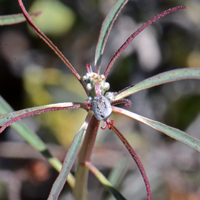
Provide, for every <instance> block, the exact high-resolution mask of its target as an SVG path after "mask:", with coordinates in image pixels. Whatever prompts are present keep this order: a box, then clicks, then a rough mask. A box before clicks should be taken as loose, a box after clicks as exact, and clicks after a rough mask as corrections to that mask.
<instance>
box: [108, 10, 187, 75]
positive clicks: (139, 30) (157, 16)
mask: <svg viewBox="0 0 200 200" xmlns="http://www.w3.org/2000/svg"><path fill="white" fill-rule="evenodd" d="M184 8H187V7H186V6H177V7H174V8H170V9H168V10H165V11H163V12H162V13H160V14H158V15H156V16H155V17H153V18H152V19H150V20H149V21H147V22H146V23H145V24H143V25H142V26H141V27H140V28H139V29H137V31H135V32H134V33H133V34H132V35H131V36H130V37H129V38H128V39H127V40H126V42H125V43H124V44H123V45H122V46H121V47H120V48H119V49H118V50H117V52H116V53H115V54H114V56H113V57H112V59H111V61H110V62H109V64H108V66H107V68H106V70H105V72H104V76H105V77H106V78H107V76H108V74H109V72H110V70H111V68H112V66H113V64H114V63H115V61H116V60H117V58H118V57H119V56H120V54H121V53H122V52H123V51H124V49H125V48H126V47H127V46H128V45H129V44H130V43H131V41H132V40H133V39H134V38H135V37H136V36H137V35H138V34H139V33H140V32H142V31H143V30H144V29H145V28H147V27H148V26H149V25H151V24H152V23H153V22H155V21H156V20H158V19H159V18H161V17H164V16H165V15H167V14H169V13H171V12H174V11H177V10H180V9H184Z"/></svg>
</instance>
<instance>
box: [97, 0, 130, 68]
mask: <svg viewBox="0 0 200 200" xmlns="http://www.w3.org/2000/svg"><path fill="white" fill-rule="evenodd" d="M127 2H128V0H118V1H117V2H116V3H115V4H114V5H113V7H112V8H111V9H110V11H109V13H108V14H107V16H106V18H105V20H104V21H103V24H102V27H101V31H100V35H99V40H98V43H97V47H96V52H95V61H94V65H95V66H96V67H98V66H99V65H100V62H101V57H102V55H103V51H104V48H105V45H106V42H107V39H108V35H109V33H110V30H111V28H112V26H113V23H114V22H115V20H116V18H117V16H118V15H119V13H120V11H121V9H122V8H123V7H124V6H125V5H126V3H127ZM99 70H100V69H99Z"/></svg>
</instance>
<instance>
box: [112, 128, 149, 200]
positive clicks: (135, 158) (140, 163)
mask: <svg viewBox="0 0 200 200" xmlns="http://www.w3.org/2000/svg"><path fill="white" fill-rule="evenodd" d="M110 127H111V129H112V130H113V131H114V132H115V133H116V134H117V136H118V137H119V138H120V140H121V141H122V142H123V144H124V145H125V146H126V148H127V150H128V151H129V153H130V154H131V156H132V158H133V159H134V160H135V162H136V164H137V166H138V168H139V170H140V173H141V175H142V177H143V180H144V183H145V186H146V190H147V200H151V188H150V183H149V180H148V177H147V175H146V172H145V170H144V167H143V165H142V162H141V161H140V159H139V157H138V156H137V154H136V152H135V151H134V150H133V148H132V147H131V145H130V144H129V142H128V141H127V140H126V138H125V137H124V136H123V135H122V133H121V132H120V131H119V130H118V129H117V128H116V127H115V126H114V125H113V124H111V125H110Z"/></svg>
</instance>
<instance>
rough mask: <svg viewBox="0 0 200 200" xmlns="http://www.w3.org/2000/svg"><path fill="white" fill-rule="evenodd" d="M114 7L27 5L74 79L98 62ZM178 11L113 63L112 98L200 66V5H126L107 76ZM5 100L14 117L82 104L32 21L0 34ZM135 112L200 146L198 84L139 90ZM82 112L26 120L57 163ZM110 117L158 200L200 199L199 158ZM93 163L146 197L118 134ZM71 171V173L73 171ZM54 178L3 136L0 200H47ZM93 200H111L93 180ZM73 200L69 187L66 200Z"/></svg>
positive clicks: (5, 8) (107, 1)
mask: <svg viewBox="0 0 200 200" xmlns="http://www.w3.org/2000/svg"><path fill="white" fill-rule="evenodd" d="M114 2H115V1H114V0H73V1H70V0H24V4H25V6H26V8H27V10H28V11H29V12H35V11H42V15H41V16H39V17H38V18H35V19H34V21H35V23H36V24H37V25H38V27H39V28H40V29H41V30H42V31H43V32H44V33H45V34H46V35H47V36H48V37H49V38H50V39H51V40H52V41H53V42H54V44H55V45H56V46H57V47H58V48H59V49H60V50H61V51H62V52H63V54H64V55H65V56H66V57H67V59H68V60H69V61H70V62H71V63H72V65H73V66H74V67H75V69H76V70H77V71H78V73H79V74H80V75H81V76H83V75H84V74H85V73H86V68H85V66H86V64H87V63H89V64H92V65H93V63H94V53H95V47H96V43H97V41H98V35H99V31H100V27H101V24H102V22H103V19H104V18H105V16H106V14H107V13H108V11H109V8H110V7H111V6H112V5H113V4H114ZM178 5H183V6H188V7H189V9H187V10H179V11H177V12H174V13H171V14H169V15H167V16H165V17H164V18H161V19H159V20H158V21H157V22H156V23H154V24H153V25H151V26H150V27H148V28H147V29H146V30H144V31H143V32H142V33H141V34H140V35H139V36H137V37H136V38H135V39H134V41H133V42H132V43H131V44H130V45H129V47H128V48H127V49H126V50H125V51H124V52H123V54H122V55H121V56H120V58H119V59H118V60H117V62H116V63H115V65H114V67H113V69H112V70H111V73H110V75H109V77H108V82H110V85H111V88H110V91H113V92H115V91H119V90H122V89H123V88H125V87H127V86H129V85H132V84H136V83H138V82H140V81H142V80H144V79H146V78H148V77H150V76H153V75H156V74H158V73H161V72H164V71H167V70H172V69H178V68H189V67H200V1H199V0H190V1H188V0H130V1H129V3H128V4H127V5H126V6H125V8H124V9H123V10H122V12H121V14H120V16H119V17H118V19H117V21H116V22H115V24H114V26H113V29H112V31H111V33H110V36H109V39H108V43H107V45H106V49H105V53H104V56H103V60H102V73H103V72H104V70H105V68H106V66H107V64H108V62H109V61H110V59H111V58H112V56H113V54H114V53H115V52H116V51H117V49H118V48H119V47H120V46H121V45H122V44H123V43H124V41H125V40H126V39H127V38H128V37H129V36H130V35H131V34H132V33H133V32H134V31H135V30H136V29H137V28H138V27H139V26H140V25H142V24H143V23H144V22H146V21H147V20H149V19H151V18H152V17H154V16H155V15H157V14H158V13H161V12H162V11H164V10H167V9H169V8H171V7H175V6H178ZM20 12H21V11H20V8H19V6H18V3H17V0H0V15H7V14H16V13H20ZM0 95H1V96H2V97H3V98H4V99H5V100H6V101H7V102H8V103H9V104H10V105H11V106H12V107H13V108H14V109H15V110H19V109H23V108H27V107H33V106H39V105H45V104H49V103H56V102H71V101H74V102H83V101H84V100H86V95H85V93H84V90H83V89H82V87H81V85H80V84H79V82H78V81H77V80H76V78H75V77H74V76H73V75H72V73H71V72H70V70H69V69H68V68H67V67H66V66H65V65H64V64H63V63H62V61H61V60H59V59H58V57H57V56H56V55H55V53H54V52H53V51H52V50H51V49H50V48H49V47H48V46H47V45H46V44H45V43H44V42H43V41H42V40H41V39H40V38H39V37H38V36H37V35H35V33H33V31H31V29H30V27H29V26H28V24H27V23H22V24H17V25H12V26H1V27H0ZM130 100H131V101H132V107H131V108H130V110H131V111H133V112H135V113H137V114H140V115H142V116H145V117H148V118H150V119H154V120H156V121H160V122H162V123H165V124H167V125H170V126H173V127H176V128H178V129H181V130H183V131H186V132H187V133H188V134H191V135H193V136H194V137H197V138H200V82H199V81H198V80H185V81H178V82H174V83H169V84H165V85H161V86H158V87H155V88H152V89H149V90H145V91H141V92H138V93H136V94H134V95H132V96H131V97H130ZM85 116H86V112H85V111H83V110H69V111H56V112H51V113H47V114H42V115H40V116H35V117H31V118H28V119H25V120H24V121H25V122H26V123H27V124H28V126H29V127H30V128H31V129H32V130H34V131H35V132H36V133H37V134H38V135H39V137H40V138H42V140H43V141H44V142H45V143H47V144H48V147H49V149H50V150H51V152H52V153H53V155H55V156H57V157H58V158H59V159H60V160H61V161H62V159H63V158H64V155H65V153H66V151H67V148H68V147H69V145H70V143H71V141H72V139H73V137H74V135H75V133H76V132H77V131H78V130H79V128H80V126H81V124H82V123H83V121H84V118H85ZM111 119H113V120H114V123H115V125H116V126H117V127H118V128H119V130H120V131H121V132H122V133H123V134H124V135H125V137H126V138H127V139H128V141H129V142H130V143H131V145H132V146H133V148H134V150H135V151H136V152H137V153H138V156H139V157H140V158H141V161H142V162H143V165H144V167H145V169H146V172H147V175H148V177H149V180H150V184H151V187H152V199H154V200H157V199H162V200H199V199H200V171H199V169H200V154H199V153H198V152H196V151H195V150H193V149H191V148H189V147H187V146H186V145H184V144H182V143H180V142H177V141H175V140H172V139H171V138H169V137H167V136H165V135H164V134H162V133H159V132H157V131H156V130H153V129H152V128H149V127H147V126H146V125H143V124H141V123H139V122H136V121H134V120H131V119H129V118H127V117H124V116H120V115H115V114H112V116H111ZM92 162H93V163H94V165H95V166H97V167H98V168H99V169H100V170H101V171H102V172H103V173H104V174H105V175H106V176H109V175H110V173H111V172H112V169H113V168H115V167H116V166H118V167H119V166H121V167H122V166H123V169H124V170H123V173H122V176H121V177H120V180H118V181H117V182H118V188H119V190H120V191H121V192H122V193H123V195H124V196H125V197H126V198H127V199H137V200H144V199H146V190H145V186H144V183H143V180H142V178H141V175H140V173H139V170H138V169H137V167H136V165H135V163H134V161H133V160H132V159H131V156H130V155H129V154H128V152H127V150H126V148H125V147H124V146H123V145H122V143H121V142H120V141H119V139H118V138H117V137H116V136H115V134H114V133H113V132H112V131H108V130H107V129H106V130H105V131H102V130H99V133H98V138H97V141H96V147H95V149H94V152H93V156H92ZM74 170H75V167H74V168H73V169H72V172H74ZM57 175H58V173H57V172H56V171H55V170H54V169H53V168H52V167H51V166H50V165H49V164H48V163H47V162H46V161H45V160H44V159H43V158H42V157H41V155H40V154H39V153H38V152H36V151H35V150H34V149H33V148H32V147H30V146H29V145H28V144H26V143H25V142H24V140H23V139H22V138H21V137H20V136H18V135H17V133H16V132H15V131H14V130H13V129H11V128H7V129H6V131H4V132H3V133H2V134H1V135H0V200H46V199H47V197H48V194H49V191H50V189H51V186H52V184H53V182H54V180H55V178H56V176H57ZM88 190H89V199H95V200H100V199H112V197H110V196H109V195H108V193H107V192H106V191H105V189H104V188H103V186H101V184H100V183H99V182H98V181H97V180H96V178H95V177H94V176H93V175H92V174H90V176H89V183H88ZM64 199H65V200H70V199H73V198H72V195H71V191H70V188H69V186H68V185H67V184H66V186H65V188H64V189H63V191H62V193H61V196H60V200H64Z"/></svg>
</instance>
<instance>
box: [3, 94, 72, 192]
mask: <svg viewBox="0 0 200 200" xmlns="http://www.w3.org/2000/svg"><path fill="white" fill-rule="evenodd" d="M12 111H13V109H12V108H11V107H10V106H9V104H8V103H7V102H6V101H5V100H4V99H3V98H2V97H1V96H0V114H5V113H8V112H12ZM11 127H12V128H13V129H14V130H15V131H16V132H17V133H18V134H19V135H20V136H21V137H22V138H24V140H25V141H26V142H28V143H29V144H30V145H31V146H32V147H33V148H34V149H36V150H37V151H39V152H40V153H41V154H42V155H43V156H44V157H45V158H46V159H47V160H48V161H49V163H50V164H51V165H52V166H53V167H54V168H55V169H56V170H57V171H58V172H59V171H60V170H61V167H62V163H61V162H60V161H59V160H58V159H57V158H55V157H53V156H52V155H51V153H50V152H49V150H48V148H47V146H46V144H45V143H44V142H43V141H42V140H41V139H40V138H39V137H38V136H37V135H36V134H35V133H34V132H33V131H32V130H31V129H30V128H28V126H27V125H26V124H25V123H24V122H23V121H18V122H16V123H14V124H12V125H11ZM67 181H68V183H69V185H70V187H71V188H73V187H74V185H75V179H74V177H73V175H71V174H70V176H68V179H67Z"/></svg>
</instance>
